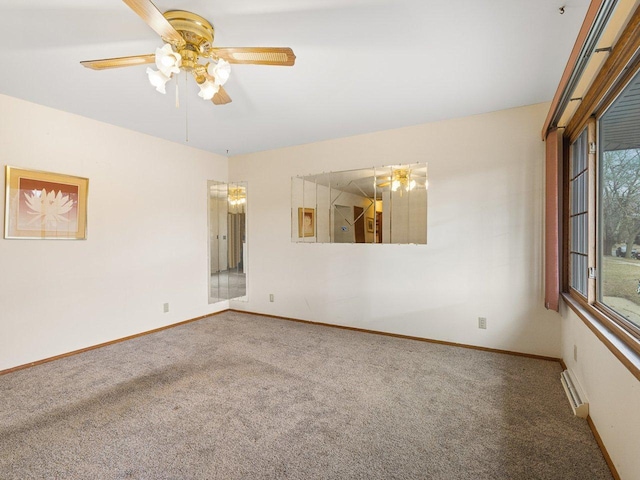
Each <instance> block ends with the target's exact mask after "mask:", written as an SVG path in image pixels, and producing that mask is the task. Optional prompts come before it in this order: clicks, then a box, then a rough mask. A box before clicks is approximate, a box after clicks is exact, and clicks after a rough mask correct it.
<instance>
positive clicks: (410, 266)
mask: <svg viewBox="0 0 640 480" xmlns="http://www.w3.org/2000/svg"><path fill="white" fill-rule="evenodd" d="M547 109H548V105H547V104H541V105H534V106H529V107H523V108H516V109H512V110H506V111H501V112H495V113H490V114H486V115H478V116H473V117H467V118H461V119H456V120H450V121H444V122H437V123H431V124H425V125H418V126H415V127H409V128H403V129H398V130H391V131H385V132H379V133H373V134H368V135H361V136H357V137H350V138H344V139H338V140H331V141H326V142H320V143H314V144H310V145H302V146H297V147H290V148H283V149H279V150H273V151H267V152H261V153H255V154H250V155H243V156H236V157H232V158H231V159H230V162H229V168H230V178H231V179H232V180H247V181H248V182H249V199H248V202H249V213H248V217H249V218H248V224H249V246H250V248H249V260H248V263H249V282H248V283H249V285H248V288H249V301H248V303H244V302H242V303H240V302H238V303H236V302H232V306H234V307H235V308H240V309H243V308H246V309H247V310H249V311H256V312H263V313H269V314H275V315H282V316H287V317H295V318H301V319H307V320H313V321H319V322H327V323H334V324H340V325H348V326H353V327H359V328H366V329H372V330H380V331H386V332H394V333H400V334H406V335H415V336H419V337H426V338H432V339H438V340H445V341H451V342H459V343H465V344H471V345H480V346H485V347H491V348H499V349H505V350H512V351H517V352H526V353H533V354H540V355H547V356H553V357H559V356H560V353H561V348H560V321H559V318H558V316H557V315H556V314H554V313H550V312H548V311H546V310H545V309H544V308H543V306H542V305H543V292H542V283H543V280H542V268H541V265H542V228H543V209H542V205H543V183H542V179H543V165H544V144H543V143H542V142H541V141H540V137H539V130H540V125H542V123H543V121H544V118H545V115H546V113H547ZM420 162H426V163H427V164H428V166H429V209H428V244H427V245H426V246H425V245H344V244H341V245H337V244H332V245H329V244H302V243H293V242H291V239H290V238H289V232H291V224H290V222H291V214H290V212H291V210H290V208H291V205H290V204H291V193H290V184H291V177H292V176H298V175H307V174H316V173H321V172H326V171H338V170H349V169H356V168H364V167H372V166H382V165H391V164H398V163H401V164H410V163H420ZM270 293H273V294H274V296H275V302H273V303H270V302H269V294H270ZM480 316H482V317H487V319H488V328H487V330H479V329H478V327H477V325H478V317H480Z"/></svg>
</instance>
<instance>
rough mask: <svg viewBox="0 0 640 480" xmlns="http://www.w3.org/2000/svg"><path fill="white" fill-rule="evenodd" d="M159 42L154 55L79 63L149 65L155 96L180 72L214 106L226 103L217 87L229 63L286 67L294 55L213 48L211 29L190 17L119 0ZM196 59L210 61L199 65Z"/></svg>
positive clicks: (138, 0) (137, 0)
mask: <svg viewBox="0 0 640 480" xmlns="http://www.w3.org/2000/svg"><path fill="white" fill-rule="evenodd" d="M123 1H124V3H126V4H127V5H128V6H129V7H130V8H131V9H132V10H133V11H134V12H135V13H137V14H138V15H139V16H140V18H142V19H143V20H144V21H145V22H146V23H147V24H148V25H149V26H150V27H151V28H152V29H153V30H154V31H155V32H156V33H157V34H158V35H160V37H162V40H163V41H164V42H165V45H164V46H163V47H162V48H158V49H156V53H155V54H147V55H134V56H131V57H118V58H106V59H101V60H86V61H83V62H80V63H81V64H82V65H83V66H85V67H87V68H91V69H93V70H104V69H108V68H119V67H130V66H134V65H143V64H147V63H155V64H156V67H157V68H158V70H153V69H151V68H147V74H148V75H149V81H150V82H151V85H153V86H154V87H156V90H158V91H159V92H161V93H165V84H166V83H167V82H168V81H169V80H170V79H171V77H172V76H173V74H174V73H179V72H180V70H181V69H182V70H185V71H187V72H189V73H191V74H192V75H193V77H194V78H195V80H196V83H197V84H198V85H199V86H200V93H199V94H198V95H199V96H200V97H202V98H203V99H205V100H211V101H212V102H213V103H214V104H216V105H224V104H225V103H229V102H231V98H230V97H229V95H227V92H226V91H225V90H224V88H223V87H222V86H223V85H224V83H225V82H226V81H227V79H228V78H229V73H230V71H231V67H230V64H231V63H237V64H252V65H282V66H292V65H293V64H294V63H295V59H296V56H295V55H294V54H293V50H291V49H290V48H277V47H214V46H213V37H214V28H213V25H211V23H209V22H208V21H207V20H205V19H204V18H202V17H201V16H199V15H196V14H195V13H191V12H186V11H183V10H169V11H167V12H165V13H164V14H163V13H161V12H160V10H158V9H157V8H156V6H155V5H154V4H153V3H152V2H151V0H123ZM201 60H205V61H206V60H210V62H208V63H201V62H200V61H201Z"/></svg>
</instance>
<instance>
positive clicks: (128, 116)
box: [0, 0, 589, 156]
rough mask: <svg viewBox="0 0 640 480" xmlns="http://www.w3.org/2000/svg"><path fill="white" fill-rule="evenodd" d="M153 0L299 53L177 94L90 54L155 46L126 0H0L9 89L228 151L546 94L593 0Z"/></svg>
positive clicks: (236, 40) (248, 39)
mask: <svg viewBox="0 0 640 480" xmlns="http://www.w3.org/2000/svg"><path fill="white" fill-rule="evenodd" d="M154 3H155V5H156V6H157V7H158V9H159V10H160V11H163V12H164V11H166V10H174V9H180V10H188V11H192V12H194V13H197V14H199V15H201V16H203V17H205V18H207V19H208V20H209V21H211V23H212V24H213V25H214V27H215V28H216V38H215V42H214V44H215V45H216V46H228V47H239V46H266V47H291V48H293V50H294V52H295V54H296V56H297V59H296V64H295V66H293V67H270V66H257V65H233V66H232V72H231V78H230V79H229V82H228V83H227V84H226V85H225V89H226V90H227V92H228V93H229V95H230V96H231V98H232V99H233V102H232V103H230V104H228V105H223V106H214V105H212V104H211V102H207V101H203V100H201V99H200V98H199V97H198V96H197V92H198V87H197V86H196V85H195V83H194V82H193V81H191V82H190V83H188V84H187V85H186V90H185V83H184V75H183V76H182V79H181V81H180V108H178V109H176V107H175V86H174V82H170V83H169V84H168V88H167V95H164V96H163V95H161V94H159V93H157V92H156V91H155V90H154V88H153V87H151V86H150V85H149V82H148V80H147V76H146V74H145V69H146V66H136V67H129V68H121V69H113V70H106V71H94V70H89V69H86V68H84V67H82V66H81V65H80V63H79V62H80V61H81V60H93V59H99V58H109V57H120V56H128V55H138V54H146V53H153V52H154V51H155V49H156V47H158V46H161V44H162V42H161V40H160V39H159V37H158V36H157V35H156V34H155V33H154V32H153V30H151V28H149V27H148V26H147V25H146V24H145V23H144V22H143V21H142V20H141V19H140V18H139V17H138V16H137V15H136V14H135V13H134V12H133V11H132V10H130V9H129V8H128V7H127V6H126V5H125V4H124V3H123V2H122V1H120V0H91V1H87V0H2V1H1V2H0V29H1V30H2V32H3V37H4V38H5V47H4V48H2V49H1V50H0V69H1V71H2V75H0V93H2V94H6V95H11V96H14V97H18V98H22V99H25V100H29V101H32V102H35V103H39V104H42V105H47V106H50V107H54V108H57V109H60V110H64V111H68V112H72V113H76V114H79V115H83V116H86V117H90V118H94V119H97V120H101V121H104V122H107V123H111V124H114V125H119V126H122V127H125V128H130V129H133V130H137V131H140V132H144V133H147V134H150V135H154V136H157V137H161V138H165V139H168V140H171V141H175V142H179V143H186V144H188V145H191V146H193V147H197V148H201V149H204V150H208V151H211V152H215V153H219V154H223V155H226V154H227V150H228V154H229V156H233V155H238V154H242V153H248V152H254V151H260V150H268V149H273V148H277V147H283V146H289V145H296V144H304V143H309V142H314V141H318V140H325V139H330V138H338V137H345V136H350V135H355V134H360V133H366V132H373V131H379V130H386V129H391V128H398V127H403V126H408V125H416V124H420V123H425V122H430V121H435V120H442V119H446V118H455V117H461V116H466V115H472V114H477V113H483V112H490V111H495V110H501V109H505V108H511V107H517V106H522V105H529V104H534V103H538V102H543V101H549V100H551V98H552V97H553V94H554V92H555V88H556V86H557V84H558V82H559V80H560V76H561V74H562V71H563V69H564V66H565V64H566V62H567V59H568V57H569V53H570V51H571V48H572V47H573V43H574V41H575V38H576V36H577V33H578V30H579V28H580V25H581V24H582V21H583V19H584V15H585V13H586V10H587V7H588V4H589V1H588V0H566V1H561V0H155V2H154ZM563 5H565V13H564V14H563V15H560V14H559V11H558V10H559V7H560V6H563ZM189 80H192V79H189ZM187 120H188V122H187ZM541 127H542V125H541ZM187 130H188V136H189V141H188V142H186V141H185V136H186V132H187Z"/></svg>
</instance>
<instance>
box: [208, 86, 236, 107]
mask: <svg viewBox="0 0 640 480" xmlns="http://www.w3.org/2000/svg"><path fill="white" fill-rule="evenodd" d="M211 101H212V102H213V103H214V104H216V105H224V104H226V103H231V97H230V96H229V95H228V94H227V91H226V90H225V89H224V88H222V87H220V90H218V93H216V94H215V95H214V96H213V98H212V99H211Z"/></svg>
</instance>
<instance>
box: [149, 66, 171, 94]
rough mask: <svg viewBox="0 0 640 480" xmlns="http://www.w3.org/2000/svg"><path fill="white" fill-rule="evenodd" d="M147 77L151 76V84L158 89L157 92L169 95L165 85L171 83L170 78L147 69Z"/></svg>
mask: <svg viewBox="0 0 640 480" xmlns="http://www.w3.org/2000/svg"><path fill="white" fill-rule="evenodd" d="M147 75H149V82H150V83H151V85H153V86H154V87H156V90H157V91H158V92H160V93H167V91H166V90H165V85H166V83H167V82H168V81H169V77H168V76H166V75H165V74H163V73H162V72H161V71H159V70H153V69H151V68H149V67H147Z"/></svg>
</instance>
